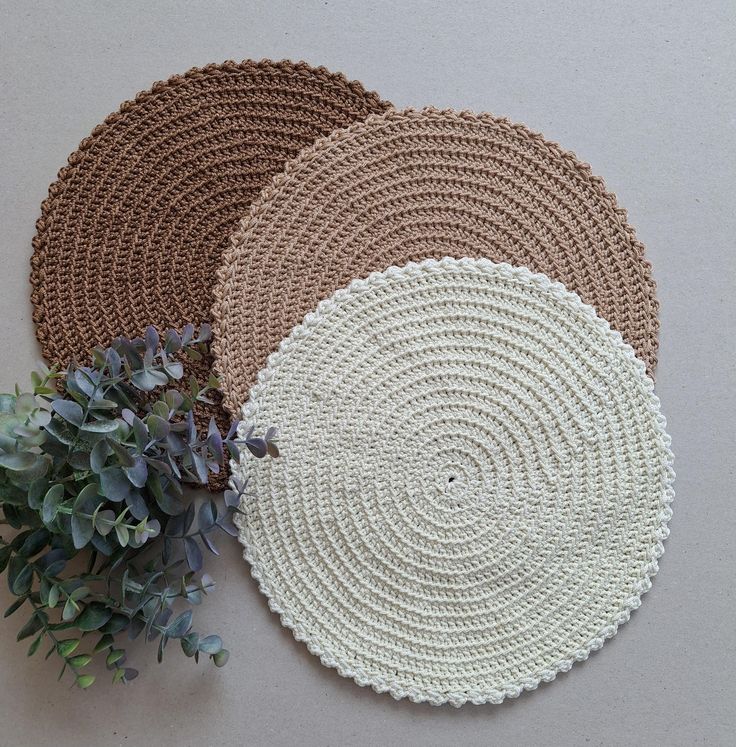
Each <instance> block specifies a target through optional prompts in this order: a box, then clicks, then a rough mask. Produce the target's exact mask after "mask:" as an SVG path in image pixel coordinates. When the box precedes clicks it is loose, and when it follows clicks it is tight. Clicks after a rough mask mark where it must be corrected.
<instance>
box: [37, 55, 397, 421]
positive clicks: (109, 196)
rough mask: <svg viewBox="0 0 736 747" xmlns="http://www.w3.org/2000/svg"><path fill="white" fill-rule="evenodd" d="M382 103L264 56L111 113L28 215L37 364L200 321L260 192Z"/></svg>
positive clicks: (335, 79)
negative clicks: (32, 231) (35, 212)
mask: <svg viewBox="0 0 736 747" xmlns="http://www.w3.org/2000/svg"><path fill="white" fill-rule="evenodd" d="M389 106H390V105H389V104H388V103H387V102H385V101H381V99H379V97H378V96H377V95H376V94H375V93H371V92H368V91H366V90H365V89H364V88H363V86H362V85H361V84H360V83H357V82H355V81H348V80H347V79H346V78H345V77H344V76H343V75H341V74H337V73H331V72H329V71H328V70H326V69H325V68H323V67H310V66H309V65H307V64H306V63H304V62H297V63H293V62H289V61H282V62H272V61H269V60H263V61H261V62H254V61H250V60H246V61H244V62H240V63H237V62H225V63H223V64H218V65H214V64H213V65H207V66H206V67H204V68H195V69H192V70H189V71H188V72H187V73H185V74H184V75H175V76H174V77H172V78H170V79H169V80H167V81H166V82H159V83H156V84H155V85H154V86H153V87H152V88H151V89H150V90H148V91H145V92H142V93H139V94H138V95H137V96H136V98H135V100H133V101H126V102H125V103H123V104H122V105H121V106H120V109H119V111H117V112H115V113H114V114H111V115H110V116H109V117H108V118H107V119H106V120H105V121H104V122H103V123H102V124H100V125H99V126H97V127H96V128H95V129H94V130H93V131H92V134H91V135H90V136H89V137H88V138H86V139H85V140H83V141H82V143H81V144H80V146H79V149H78V150H77V151H76V152H75V153H73V154H72V155H71V156H70V157H69V164H68V166H66V167H64V168H63V169H62V170H61V171H60V172H59V177H58V180H57V181H56V182H54V183H53V184H52V185H51V187H50V189H49V196H48V199H47V200H46V201H45V202H44V203H43V205H42V215H41V218H40V219H39V221H38V223H37V234H36V237H35V239H34V241H33V248H34V252H33V259H32V276H31V282H32V284H33V294H32V302H33V306H34V312H33V319H34V321H35V322H36V325H37V327H36V329H37V336H38V339H39V341H40V343H41V348H42V350H43V354H44V357H46V358H47V359H48V360H49V361H52V362H62V363H66V362H67V361H68V360H69V359H70V358H72V357H77V358H82V357H85V356H86V354H87V352H88V351H89V349H90V348H92V347H93V346H94V345H96V344H104V343H107V342H109V340H111V339H112V338H113V337H115V336H117V335H120V334H126V335H138V334H141V333H142V332H143V331H144V330H145V328H146V326H147V325H149V324H154V325H157V326H159V327H177V328H180V327H182V326H183V325H184V324H186V323H188V322H192V323H194V324H200V323H201V322H205V321H209V318H210V306H211V302H212V286H213V284H214V281H215V272H216V269H217V267H218V265H219V262H220V257H221V254H222V251H223V249H224V247H225V246H226V244H227V240H228V236H229V235H230V233H231V232H232V230H233V229H234V227H235V226H236V224H237V221H238V220H240V219H241V218H242V216H243V214H244V213H245V212H246V211H247V209H248V206H249V205H250V203H251V201H252V200H253V198H254V197H255V196H256V195H257V194H258V192H259V190H260V189H261V187H263V185H264V184H266V183H267V182H268V181H269V180H270V178H271V177H272V176H273V175H274V174H276V173H277V172H279V171H280V170H281V168H282V166H283V164H284V162H285V161H286V160H288V159H290V158H293V157H294V156H295V155H296V154H297V152H298V151H299V150H300V149H301V148H303V147H304V146H305V145H308V144H310V143H312V142H313V141H314V140H315V139H316V138H317V137H319V136H322V135H326V134H327V133H329V132H331V131H332V130H334V129H335V128H339V127H343V126H345V125H348V124H350V123H351V122H354V121H356V120H359V119H363V118H365V117H366V116H367V115H368V114H370V113H375V112H382V111H385V110H386V109H387V108H388V107H389ZM258 316H259V314H258V313H256V314H255V317H254V318H253V320H251V322H252V323H254V324H255V323H256V320H257V318H258ZM209 366H210V362H208V361H205V362H204V363H203V364H201V365H200V366H198V367H195V368H194V369H190V371H188V372H187V373H191V372H192V370H194V372H195V373H197V374H200V375H202V374H205V375H206V373H207V370H208V369H209ZM210 409H212V408H210ZM214 410H215V411H218V410H219V408H214ZM198 415H199V418H198V419H199V420H200V422H202V421H206V420H208V419H209V416H210V412H205V411H200V412H199V413H198ZM227 420H228V418H226V416H225V413H222V415H221V416H220V421H221V425H224V424H225V423H226V422H227Z"/></svg>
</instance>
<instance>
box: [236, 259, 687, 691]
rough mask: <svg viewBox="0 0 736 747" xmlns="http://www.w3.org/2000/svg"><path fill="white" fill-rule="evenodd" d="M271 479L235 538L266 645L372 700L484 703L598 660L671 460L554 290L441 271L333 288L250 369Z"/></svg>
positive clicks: (572, 309)
mask: <svg viewBox="0 0 736 747" xmlns="http://www.w3.org/2000/svg"><path fill="white" fill-rule="evenodd" d="M243 415H244V417H245V419H246V421H248V422H252V423H255V424H257V425H258V426H259V427H261V428H263V427H265V426H267V425H271V424H277V425H278V426H279V427H280V433H281V437H280V438H281V440H280V448H281V452H282V456H281V458H280V459H276V460H258V461H256V460H252V459H244V460H243V462H242V464H240V465H238V464H233V465H232V466H233V470H234V472H235V473H236V474H238V475H239V476H240V477H245V476H246V474H247V475H248V476H250V477H251V482H250V485H251V486H252V489H253V493H254V495H253V496H252V497H247V498H244V500H243V502H242V506H241V507H242V509H243V511H244V512H245V514H244V516H243V517H240V518H239V527H240V539H241V541H242V542H243V544H244V546H245V548H246V549H245V557H246V559H247V560H248V561H249V562H250V564H251V566H252V573H253V575H254V577H255V578H256V579H257V580H258V582H259V584H260V588H261V591H263V592H264V593H265V594H266V595H267V596H268V597H269V599H270V606H271V608H272V609H273V610H274V611H276V612H278V613H279V614H280V615H281V621H282V623H283V624H284V625H286V626H288V627H289V628H291V629H292V630H293V632H294V635H295V636H296V638H297V639H299V640H301V641H304V642H305V643H306V644H307V646H308V647H309V650H310V651H311V652H312V653H313V654H316V655H318V656H319V657H320V658H321V660H322V662H323V663H324V664H325V665H327V666H330V667H335V668H336V669H337V670H338V672H339V673H340V674H341V675H343V676H345V677H352V678H354V679H355V681H356V682H357V683H358V684H360V685H370V686H372V687H373V688H374V689H375V690H377V691H379V692H386V691H387V692H390V693H391V695H393V696H394V697H396V698H401V697H408V698H410V699H412V700H414V701H429V702H430V703H433V704H441V703H445V702H450V703H452V704H453V705H455V706H459V705H462V704H463V703H466V702H468V701H470V702H472V703H485V702H493V703H498V702H500V701H501V700H503V699H504V697H515V696H517V695H519V694H520V693H521V692H522V691H523V690H525V689H527V690H530V689H534V688H536V687H537V685H538V684H539V683H540V682H541V681H549V680H552V679H553V678H554V677H555V675H556V674H557V673H558V672H560V671H566V670H568V669H569V668H570V667H571V666H572V664H573V663H574V662H575V661H579V660H581V659H585V658H587V656H588V654H589V653H590V651H592V650H594V649H598V648H600V646H601V645H602V644H603V642H604V640H605V639H606V638H609V637H610V636H612V635H614V633H615V632H616V630H617V628H618V626H619V625H620V624H622V623H623V622H625V621H626V620H628V618H629V614H630V612H631V610H633V609H635V608H636V607H638V606H639V603H640V597H641V595H642V594H643V593H644V592H646V591H647V590H648V589H649V588H650V586H651V581H650V577H651V576H652V575H654V574H655V573H656V571H657V559H658V558H659V556H660V555H661V554H662V552H663V545H662V542H663V540H664V539H665V537H666V536H667V534H668V530H667V522H668V520H669V518H670V516H671V509H670V505H669V504H670V501H671V500H672V497H673V489H672V480H673V478H674V472H673V469H672V454H671V452H670V448H669V444H670V439H669V437H668V436H667V434H666V433H665V430H664V427H665V423H664V418H663V417H662V415H661V414H660V411H659V402H658V400H657V398H656V396H655V395H654V392H653V383H652V380H651V379H650V378H649V377H648V376H647V375H646V373H645V369H644V364H643V363H642V362H641V361H640V360H638V359H637V358H636V357H635V355H634V353H633V351H632V349H631V348H630V347H629V346H628V345H627V344H625V343H624V342H623V340H622V338H621V336H620V334H619V333H618V332H614V331H612V330H611V328H610V327H609V325H608V323H607V322H606V321H604V320H602V319H600V318H599V317H597V316H596V315H595V312H594V311H593V309H592V308H591V307H590V306H587V305H585V304H583V303H582V302H581V300H580V299H579V297H578V296H577V295H575V294H573V293H570V292H568V291H567V290H566V289H565V288H564V287H563V286H562V285H561V284H559V283H554V282H551V281H550V280H549V279H548V278H546V277H545V276H542V275H535V274H532V273H531V272H529V270H527V269H525V268H513V267H511V266H509V265H506V264H494V263H492V262H490V261H488V260H473V259H462V260H459V261H458V260H454V259H449V258H448V259H443V260H441V261H439V262H437V261H434V260H429V261H425V262H423V263H421V264H409V265H407V266H406V267H404V268H401V269H399V268H396V267H393V268H391V269H389V270H387V271H386V272H384V273H380V274H378V273H374V274H372V275H370V276H369V277H368V278H367V279H366V280H358V281H354V282H353V283H352V284H351V285H350V286H349V287H348V288H347V289H343V290H340V291H338V292H337V293H335V295H334V296H333V297H332V298H331V299H329V300H326V301H323V302H322V303H320V304H319V306H318V307H317V310H316V312H314V313H310V314H308V315H307V317H306V318H305V320H304V322H303V324H301V325H300V326H298V327H297V328H295V329H294V330H293V331H292V333H291V335H290V336H289V337H288V338H287V339H286V340H284V341H283V342H282V343H281V346H280V348H279V350H278V351H277V352H275V353H274V354H272V355H271V357H270V358H269V361H268V366H267V367H266V368H265V369H264V370H263V371H262V372H261V373H260V374H259V376H258V383H257V384H256V385H255V386H254V387H253V389H252V392H251V396H250V399H249V401H248V403H247V404H246V405H245V406H244V407H243Z"/></svg>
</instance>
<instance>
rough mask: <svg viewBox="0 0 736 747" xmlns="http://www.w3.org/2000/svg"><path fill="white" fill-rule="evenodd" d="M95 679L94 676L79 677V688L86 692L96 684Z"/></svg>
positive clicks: (84, 675)
mask: <svg viewBox="0 0 736 747" xmlns="http://www.w3.org/2000/svg"><path fill="white" fill-rule="evenodd" d="M94 681H95V678H94V675H92V674H83V675H82V676H81V677H77V686H78V687H79V688H81V689H82V690H86V689H87V688H88V687H91V686H92V685H93V684H94Z"/></svg>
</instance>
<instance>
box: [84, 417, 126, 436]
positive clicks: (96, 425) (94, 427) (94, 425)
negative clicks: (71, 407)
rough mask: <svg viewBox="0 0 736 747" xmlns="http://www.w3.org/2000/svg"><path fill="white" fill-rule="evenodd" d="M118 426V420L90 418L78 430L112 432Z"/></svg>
mask: <svg viewBox="0 0 736 747" xmlns="http://www.w3.org/2000/svg"><path fill="white" fill-rule="evenodd" d="M119 427H120V421H119V420H105V419H103V420H91V421H90V422H89V423H85V424H84V425H83V426H82V427H81V429H80V430H82V431H83V432H84V433H114V432H115V431H116V430H117V429H118V428H119Z"/></svg>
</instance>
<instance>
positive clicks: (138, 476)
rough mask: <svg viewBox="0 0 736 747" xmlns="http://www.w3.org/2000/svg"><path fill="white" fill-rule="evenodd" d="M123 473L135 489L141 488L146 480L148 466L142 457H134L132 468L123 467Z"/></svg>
mask: <svg viewBox="0 0 736 747" xmlns="http://www.w3.org/2000/svg"><path fill="white" fill-rule="evenodd" d="M123 472H124V473H125V476H126V477H127V478H128V480H130V482H131V483H133V485H135V487H137V488H142V487H143V486H144V485H145V484H146V480H147V479H148V466H147V465H146V461H145V459H143V457H139V456H137V457H134V459H133V464H132V466H129V467H123Z"/></svg>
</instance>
